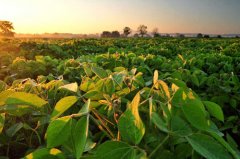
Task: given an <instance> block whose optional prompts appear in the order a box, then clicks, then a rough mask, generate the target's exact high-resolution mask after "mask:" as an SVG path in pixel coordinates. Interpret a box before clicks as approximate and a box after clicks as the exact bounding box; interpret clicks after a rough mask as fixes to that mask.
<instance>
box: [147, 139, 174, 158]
mask: <svg viewBox="0 0 240 159" xmlns="http://www.w3.org/2000/svg"><path fill="white" fill-rule="evenodd" d="M168 138H169V135H167V136H166V137H165V138H164V139H163V141H162V142H161V143H160V144H159V145H158V146H157V147H156V148H155V149H154V150H153V151H152V152H151V153H150V155H149V158H151V157H152V156H153V155H154V154H155V153H156V152H157V150H158V149H159V148H160V147H161V146H162V145H163V144H164V143H165V142H166V141H167V140H168Z"/></svg>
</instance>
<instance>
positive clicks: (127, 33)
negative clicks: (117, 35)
mask: <svg viewBox="0 0 240 159" xmlns="http://www.w3.org/2000/svg"><path fill="white" fill-rule="evenodd" d="M131 32H132V31H131V28H129V27H125V28H124V29H123V34H124V35H125V37H127V36H128V35H129V34H131Z"/></svg>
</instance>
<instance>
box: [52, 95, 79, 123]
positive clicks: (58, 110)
mask: <svg viewBox="0 0 240 159" xmlns="http://www.w3.org/2000/svg"><path fill="white" fill-rule="evenodd" d="M77 101H78V97H77V96H68V97H64V98H62V99H60V100H59V101H58V102H57V104H56V106H55V108H54V110H53V112H52V114H51V119H52V120H53V119H56V118H58V117H59V116H60V115H62V114H63V113H64V112H65V111H66V110H67V109H69V108H70V107H71V106H73V105H74V104H75V103H76V102H77Z"/></svg>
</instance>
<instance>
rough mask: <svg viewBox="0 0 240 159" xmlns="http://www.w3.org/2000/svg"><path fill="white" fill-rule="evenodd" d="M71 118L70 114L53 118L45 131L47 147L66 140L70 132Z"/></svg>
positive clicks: (57, 144)
mask: <svg viewBox="0 0 240 159" xmlns="http://www.w3.org/2000/svg"><path fill="white" fill-rule="evenodd" d="M71 120H72V118H71V117H70V116H65V117H62V118H58V119H56V120H53V121H52V122H51V123H50V124H49V126H48V128H47V132H46V138H47V147H48V148H53V147H56V146H59V145H61V144H63V143H64V142H65V141H66V140H68V138H69V136H70V133H71V125H70V123H71V122H70V121H71Z"/></svg>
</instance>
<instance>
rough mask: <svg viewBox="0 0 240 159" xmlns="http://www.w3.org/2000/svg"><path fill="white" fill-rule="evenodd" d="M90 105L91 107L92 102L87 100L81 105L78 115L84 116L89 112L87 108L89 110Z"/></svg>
mask: <svg viewBox="0 0 240 159" xmlns="http://www.w3.org/2000/svg"><path fill="white" fill-rule="evenodd" d="M90 103H91V105H92V102H91V100H90V99H88V101H87V102H86V103H85V104H84V105H83V107H82V108H81V109H80V111H79V112H78V114H85V113H88V112H89V108H90Z"/></svg>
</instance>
